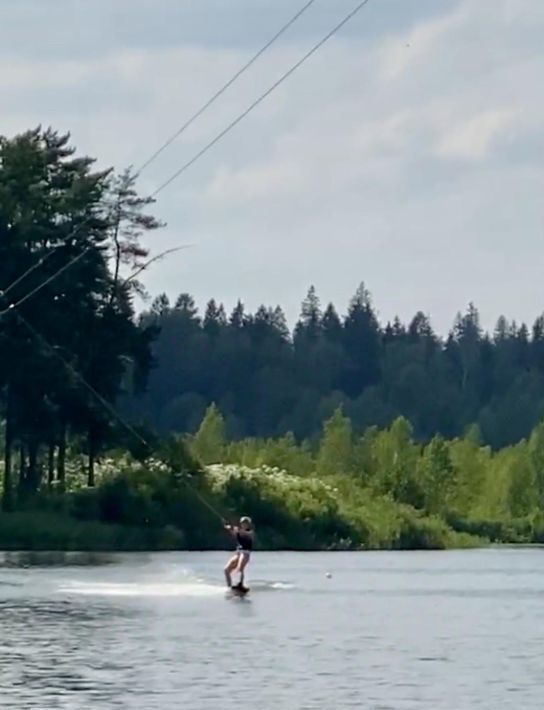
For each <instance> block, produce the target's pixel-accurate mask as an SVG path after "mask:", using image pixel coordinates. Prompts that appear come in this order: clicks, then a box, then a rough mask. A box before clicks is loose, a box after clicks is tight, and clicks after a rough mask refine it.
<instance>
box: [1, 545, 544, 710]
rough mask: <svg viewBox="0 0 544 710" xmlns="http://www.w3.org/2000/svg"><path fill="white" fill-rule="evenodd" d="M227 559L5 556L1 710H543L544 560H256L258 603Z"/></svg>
mask: <svg viewBox="0 0 544 710" xmlns="http://www.w3.org/2000/svg"><path fill="white" fill-rule="evenodd" d="M224 561H225V555H224V554H220V553H204V554H200V553H168V554H153V555H118V556H111V557H105V558H102V557H100V556H98V557H95V558H94V559H93V558H88V557H87V556H84V555H75V556H71V557H68V558H66V559H63V557H62V556H52V557H50V558H41V557H38V558H36V557H33V556H17V555H4V556H3V557H2V558H0V607H1V608H0V706H1V707H6V708H10V709H11V710H20V709H21V710H22V709H23V708H24V709H25V710H27V709H30V708H36V710H56V709H59V710H61V709H62V710H89V709H92V710H101V709H103V708H109V709H114V708H123V710H170V709H172V710H173V709H174V708H175V709H176V710H178V709H182V710H209V709H212V708H213V709H214V710H215V709H218V708H221V710H230V709H231V708H236V709H237V710H239V708H240V707H248V708H257V709H258V710H272V709H273V710H278V708H281V710H303V709H307V710H311V709H317V708H319V709H323V710H325V709H326V710H343V709H344V708H365V709H366V710H416V709H417V710H472V709H474V710H477V709H484V708H485V709H486V710H505V709H507V708H512V709H514V708H515V709H516V710H518V709H523V710H540V709H541V708H542V706H543V703H544V675H543V667H544V661H543V653H544V550H540V549H517V550H513V549H491V550H476V551H463V552H426V553H425V552H405V553H396V552H390V553H377V552H374V553H306V554H304V553H301V554H298V553H258V554H255V555H254V559H253V561H252V563H251V576H250V577H249V582H250V584H251V587H252V590H251V593H250V595H249V597H248V598H247V599H246V600H239V599H227V598H226V595H225V591H224V589H223V588H222V586H221V569H222V565H223V564H224ZM327 572H330V573H331V575H332V577H331V578H327V577H326V573H327Z"/></svg>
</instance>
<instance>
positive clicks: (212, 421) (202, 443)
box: [192, 404, 226, 464]
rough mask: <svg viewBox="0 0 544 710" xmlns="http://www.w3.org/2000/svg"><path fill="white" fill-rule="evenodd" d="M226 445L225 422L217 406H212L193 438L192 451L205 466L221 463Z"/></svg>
mask: <svg viewBox="0 0 544 710" xmlns="http://www.w3.org/2000/svg"><path fill="white" fill-rule="evenodd" d="M225 444H226V440H225V420H224V419H223V415H222V414H221V412H220V411H219V409H218V408H217V407H216V406H215V404H212V405H210V406H209V407H208V409H207V410H206V414H205V415H204V419H203V420H202V422H201V424H200V427H199V428H198V431H197V432H196V434H195V435H194V437H193V440H192V450H193V452H194V454H195V456H197V458H198V459H199V460H200V461H202V463H204V464H211V463H219V462H220V461H221V460H222V458H223V453H224V450H225Z"/></svg>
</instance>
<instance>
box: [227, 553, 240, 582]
mask: <svg viewBox="0 0 544 710" xmlns="http://www.w3.org/2000/svg"><path fill="white" fill-rule="evenodd" d="M237 566H238V555H234V556H233V557H231V558H230V560H229V561H228V562H227V564H226V565H225V580H226V582H227V587H229V589H230V588H231V587H232V576H231V575H232V573H233V572H234V570H235V569H236V568H237Z"/></svg>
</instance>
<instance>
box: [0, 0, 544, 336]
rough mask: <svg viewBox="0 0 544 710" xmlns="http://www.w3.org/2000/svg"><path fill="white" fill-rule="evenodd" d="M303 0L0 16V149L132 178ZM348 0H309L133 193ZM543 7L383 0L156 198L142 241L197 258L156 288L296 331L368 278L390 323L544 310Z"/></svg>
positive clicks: (158, 271)
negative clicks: (310, 301)
mask: <svg viewBox="0 0 544 710" xmlns="http://www.w3.org/2000/svg"><path fill="white" fill-rule="evenodd" d="M303 4H304V0H93V1H92V2H91V1H90V0H87V1H85V0H48V1H47V2H45V0H16V1H15V0H12V1H11V2H9V1H8V0H4V2H2V3H1V4H0V96H1V99H2V103H1V113H0V132H1V133H3V134H4V135H13V134H15V133H17V132H21V131H23V130H25V129H27V128H30V127H34V126H36V125H37V124H40V123H41V124H43V125H52V126H53V127H55V128H57V129H59V130H60V131H70V132H71V133H72V137H73V142H74V144H75V145H76V146H77V147H78V148H79V149H80V150H81V151H82V152H86V153H88V154H91V155H93V156H96V157H97V158H98V159H99V161H100V164H101V165H108V166H109V165H113V166H115V167H116V168H119V169H120V168H123V167H124V166H126V165H128V164H133V165H135V166H138V165H139V164H141V163H142V162H143V161H144V160H145V159H146V158H148V157H149V155H150V154H151V153H152V152H153V151H154V150H155V149H156V148H157V147H158V146H159V145H160V143H161V142H162V141H163V140H164V139H165V138H167V137H168V136H169V135H170V134H171V133H172V132H173V131H174V130H176V129H177V128H178V127H179V126H180V125H181V124H182V123H183V122H184V120H185V119H186V118H187V117H188V116H189V115H190V114H191V113H192V112H193V111H194V110H195V109H197V108H198V107H199V105H200V104H201V103H202V102H203V101H205V100H206V99H208V98H209V96H210V95H211V94H212V93H213V92H214V91H215V90H216V89H217V88H218V87H219V86H221V84H222V83H223V82H224V81H225V80H227V79H228V78H230V76H231V75H232V74H233V73H234V72H235V71H236V70H237V69H238V68H239V67H240V66H241V65H242V64H243V63H244V62H245V61H247V59H248V58H249V57H250V56H251V54H252V53H254V52H255V51H256V50H257V49H258V48H259V47H260V46H262V45H263V44H264V42H265V41H267V40H268V39H269V38H270V36H271V35H272V34H274V32H275V31H276V30H277V29H279V27H280V26H281V25H282V24H284V23H285V21H286V20H287V19H288V18H289V17H290V16H291V15H293V14H294V12H295V11H296V10H297V9H298V8H299V7H301V6H302V5H303ZM355 4H356V0H317V1H316V2H315V4H314V6H313V7H312V8H311V9H310V10H309V11H308V12H307V13H306V14H305V15H304V16H303V17H302V18H301V19H300V20H299V22H298V23H297V24H296V26H295V27H293V28H292V29H291V30H290V31H289V33H288V34H287V35H285V36H284V37H283V38H282V40H281V41H280V42H279V43H278V44H277V45H275V46H274V48H273V49H271V50H270V51H269V52H268V53H267V54H266V55H265V56H264V57H263V58H262V59H261V60H260V61H259V63H258V64H256V65H255V66H254V67H253V68H252V69H251V70H250V71H249V72H248V73H247V74H245V75H244V77H243V78H242V79H241V80H240V82H239V83H237V84H236V86H235V87H233V89H232V90H231V91H230V92H229V93H228V95H225V96H224V97H223V98H222V99H221V100H220V101H219V102H218V103H217V104H216V105H215V106H214V107H213V108H212V109H211V110H210V111H209V112H208V113H207V114H206V115H205V117H203V118H201V119H200V120H198V122H196V123H195V125H194V126H193V127H192V128H191V129H190V130H189V131H188V132H187V133H186V134H184V135H183V137H182V138H180V139H179V140H178V141H177V142H176V143H175V144H174V145H173V146H171V147H170V149H169V150H168V151H167V152H166V153H165V154H164V155H162V156H161V158H160V159H159V160H157V161H156V162H155V163H154V164H153V165H152V166H151V167H149V169H148V170H146V171H145V172H144V174H143V175H142V177H141V179H140V189H141V190H142V191H143V192H148V191H152V190H153V189H154V188H156V187H157V186H158V185H159V184H161V183H162V182H163V181H164V180H165V179H166V178H167V177H168V176H169V175H170V174H171V173H172V172H173V171H174V170H175V169H176V168H177V167H179V166H180V165H181V164H182V163H184V162H185V161H186V160H187V159H189V158H190V157H192V155H193V154H194V153H195V152H196V151H197V150H198V149H199V148H200V147H201V146H202V145H203V144H204V143H205V142H206V141H207V140H209V139H210V138H212V137H213V136H214V135H215V134H216V133H217V132H218V131H219V130H221V129H222V128H223V127H224V126H225V125H226V124H227V123H228V122H229V121H230V120H231V119H232V118H234V117H235V116H236V115H237V114H238V113H239V112H240V111H241V110H243V109H244V108H246V106H247V105H248V104H249V103H251V101H253V100H254V99H255V98H256V97H257V96H258V95H259V94H260V93H261V92H262V91H264V90H265V89H266V88H268V86H269V85H270V84H271V83H272V82H273V81H275V80H276V79H277V78H278V77H279V76H280V75H281V73H282V72H283V71H285V70H286V69H287V68H288V67H289V66H290V65H291V64H292V63H294V62H295V61H296V60H297V59H298V58H299V57H300V56H301V55H302V54H303V53H304V52H305V51H307V50H308V49H309V48H310V47H311V45H312V44H314V43H315V42H316V41H317V40H318V39H319V38H320V37H321V36H323V35H324V34H325V33H326V32H327V31H328V30H329V29H331V28H332V26H333V25H334V24H335V23H336V22H337V21H338V20H340V19H341V18H342V16H343V15H345V14H347V12H348V11H349V10H350V9H351V8H353V7H354V5H355ZM543 37H544V2H542V0H371V1H370V2H369V4H368V6H367V7H366V8H365V9H364V10H363V11H362V12H361V13H360V14H359V15H358V16H357V17H356V18H355V19H354V20H353V21H352V22H351V23H350V25H349V26H348V27H346V28H345V29H344V30H343V31H342V32H341V33H340V34H339V35H338V36H337V37H336V38H335V39H334V40H332V41H331V42H330V43H329V44H328V45H326V46H325V47H324V48H323V49H322V50H321V51H320V52H319V53H318V54H317V55H315V56H314V57H313V58H312V59H311V60H310V61H309V62H308V63H307V64H306V65H305V66H304V67H303V68H302V69H301V70H300V71H299V72H298V73H297V74H296V75H295V76H293V77H292V78H291V79H290V80H289V81H288V82H287V83H286V84H284V85H283V86H282V87H281V88H280V89H279V90H278V91H276V92H275V93H274V94H273V95H272V96H271V97H270V98H269V99H268V100H267V101H266V102H265V103H264V104H262V105H261V106H260V107H259V108H258V109H257V110H256V111H255V112H253V113H252V114H251V115H250V116H249V117H248V118H247V119H246V120H245V121H244V122H243V123H242V124H241V125H239V126H238V127H237V128H236V129H235V130H234V131H233V132H232V133H231V134H230V135H229V136H227V137H226V138H225V139H224V140H223V141H222V142H221V143H220V144H218V145H217V146H216V147H215V148H214V149H213V150H212V151H211V152H210V153H208V154H207V155H206V156H205V157H204V158H202V160H200V161H199V162H198V163H197V164H196V165H195V166H194V167H193V168H192V169H191V170H189V171H187V172H186V173H185V174H184V175H183V176H182V177H181V178H180V179H179V180H178V181H176V182H175V183H174V184H173V185H171V186H170V187H169V188H168V189H167V190H165V191H164V193H162V194H161V195H160V197H159V199H158V202H157V204H156V207H155V212H156V214H157V215H158V216H159V217H161V218H163V219H164V220H166V221H167V222H168V227H167V228H166V229H164V230H163V231H162V232H161V233H160V234H157V235H154V237H153V240H152V242H151V241H150V245H151V246H152V249H153V250H154V251H160V250H163V249H166V248H168V247H170V246H173V245H178V244H184V243H185V244H194V247H192V248H191V249H190V250H187V251H184V252H181V253H179V254H177V255H175V256H173V257H171V258H170V259H169V260H168V261H164V262H162V263H160V264H158V265H157V266H155V268H154V269H153V271H151V272H150V273H149V274H148V275H147V278H146V286H147V288H148V289H149V291H150V293H152V294H154V295H155V294H157V293H158V292H160V291H166V292H167V293H168V294H169V295H170V296H172V297H174V298H175V296H176V295H177V294H178V293H180V292H182V291H188V292H190V293H192V294H193V295H194V296H195V298H196V299H197V301H198V302H199V304H203V302H204V301H205V300H207V299H208V298H210V297H211V296H215V297H216V298H217V299H218V300H221V301H223V302H224V303H225V305H226V306H227V307H229V308H230V307H231V306H232V305H233V304H234V302H235V301H236V300H237V299H238V298H241V299H242V300H243V301H244V302H245V303H246V305H247V307H248V308H249V309H254V308H256V307H257V306H258V305H259V304H260V303H263V302H264V303H266V304H270V305H275V304H276V303H280V304H281V305H282V306H283V307H284V308H285V311H286V313H287V315H288V318H289V320H290V321H292V320H293V319H294V318H296V316H297V314H298V311H299V304H300V301H301V300H302V298H303V297H304V295H305V292H306V291H307V288H308V286H309V285H310V284H315V286H316V288H317V291H318V294H319V295H320V297H321V300H322V302H323V304H324V305H325V304H326V302H328V301H329V300H332V301H333V302H334V303H335V304H336V305H337V307H338V308H339V310H341V311H344V310H345V307H346V304H347V302H348V300H349V298H350V296H351V295H352V294H353V292H354V291H355V289H356V288H357V286H358V284H359V282H361V281H365V283H366V285H367V287H368V288H369V289H370V291H371V292H372V294H373V297H374V302H375V304H376V307H377V309H378V311H379V314H380V317H381V319H382V320H384V321H385V320H387V319H391V318H393V317H394V316H395V315H396V314H398V315H399V316H400V317H401V318H403V319H405V320H406V319H409V318H411V317H412V316H413V314H414V313H415V312H416V311H417V310H423V311H425V312H426V313H428V314H429V315H430V316H431V318H432V322H433V324H434V326H435V328H436V329H437V330H438V331H439V332H441V333H446V332H447V330H448V329H449V327H450V326H451V323H452V320H453V318H454V316H455V313H456V312H457V311H458V310H464V309H465V308H466V305H467V304H468V302H469V301H474V302H475V303H476V305H477V306H478V307H479V309H480V312H481V315H482V321H483V324H484V325H485V326H486V327H489V328H492V327H493V325H494V322H495V321H496V319H497V316H498V315H499V314H501V313H502V314H504V315H506V316H507V317H508V318H513V319H516V320H518V321H521V320H526V321H529V322H532V321H533V320H534V318H535V317H536V316H537V315H538V314H540V313H541V312H542V311H543V310H544V279H543V276H542V273H543V261H542V252H543V236H544V235H543V224H544V223H543V212H544V199H543V195H544V161H543V158H544V156H543V148H544V90H543V77H544V52H543V51H542V38H543Z"/></svg>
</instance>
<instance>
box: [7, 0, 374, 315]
mask: <svg viewBox="0 0 544 710" xmlns="http://www.w3.org/2000/svg"><path fill="white" fill-rule="evenodd" d="M369 2H370V0H362V2H360V3H358V4H357V5H356V6H355V8H354V9H353V10H351V12H349V13H348V14H347V15H346V16H345V17H344V18H343V19H342V20H341V21H340V22H339V23H338V24H337V25H335V27H333V29H332V30H330V31H329V32H328V33H327V34H326V35H325V36H324V37H323V38H322V39H321V40H320V41H319V42H318V43H317V44H315V45H314V46H313V47H312V48H311V49H310V50H309V51H308V52H307V53H306V54H305V55H304V56H303V57H302V58H301V59H299V60H298V62H296V63H295V64H294V65H293V66H292V67H291V68H290V69H288V70H287V71H286V72H285V73H284V74H282V76H281V77H280V78H279V79H278V80H277V81H276V82H274V84H273V85H272V86H271V87H269V88H268V89H267V90H266V91H265V92H264V93H263V94H261V95H260V96H259V97H258V98H257V99H256V100H255V101H254V102H253V103H252V104H251V105H250V106H248V108H246V109H245V111H243V112H242V113H241V114H239V115H238V116H237V117H236V118H235V119H234V120H233V121H231V122H230V123H229V124H228V126H227V127H226V128H224V129H223V130H222V131H221V132H220V133H218V134H217V136H215V138H213V139H212V140H211V141H209V143H207V144H206V145H205V146H204V147H203V148H201V149H200V150H199V151H198V153H196V154H195V155H194V156H193V157H192V158H191V159H190V160H188V161H187V162H186V163H184V164H183V165H182V166H181V168H179V169H178V170H176V172H175V173H174V174H173V175H171V176H170V177H169V178H168V180H166V181H165V182H164V183H162V185H160V186H159V187H158V188H157V189H156V190H155V191H154V192H152V193H151V195H150V197H151V198H155V197H156V196H157V195H158V194H159V193H161V192H162V191H163V190H165V189H166V188H167V187H168V186H169V185H171V184H172V183H173V182H174V180H176V179H177V178H178V177H179V176H180V175H181V174H182V173H184V172H186V171H187V170H188V169H189V168H190V167H191V166H192V165H194V164H195V163H196V162H197V161H198V160H199V159H200V158H201V157H202V156H203V155H205V154H206V153H207V152H208V151H209V150H211V148H213V146H215V145H216V144H217V143H218V142H219V141H220V140H221V139H222V138H224V137H225V136H226V135H227V134H228V133H230V132H231V131H232V130H233V129H234V128H235V127H236V126H237V125H238V124H239V123H241V122H242V121H243V120H244V118H246V117H247V116H248V115H249V114H250V113H251V112H252V111H253V110H254V109H255V108H257V107H258V106H259V105H260V104H261V103H262V102H263V101H264V100H265V99H266V98H268V96H270V94H272V93H273V92H274V91H275V90H276V89H277V88H278V87H279V86H281V84H283V83H284V82H285V81H286V80H287V79H288V78H289V77H290V76H292V75H293V74H294V73H295V72H296V71H297V70H298V69H300V67H301V66H302V65H303V64H305V63H306V62H307V61H308V59H310V57H312V56H313V55H314V54H315V53H316V52H317V51H318V50H319V49H320V48H321V47H322V46H323V45H324V44H326V43H327V42H328V41H329V40H330V39H331V38H332V37H333V36H334V35H335V34H336V33H337V32H338V31H339V30H341V29H342V28H343V27H344V26H345V25H346V24H347V23H348V22H349V21H350V20H352V19H353V18H354V17H355V15H357V14H358V13H359V12H360V11H361V10H362V9H363V8H364V7H365V6H366V5H368V3H369ZM81 226H82V225H80V227H81ZM76 260H77V257H76V259H74V260H72V262H69V263H68V264H67V265H66V268H69V266H70V265H71V264H72V263H73V262H75V261H76ZM64 270H65V268H64V267H63V269H62V270H59V272H57V274H56V275H55V274H54V275H53V276H52V277H50V278H49V279H48V280H47V282H45V283H44V284H42V285H41V286H37V287H36V288H35V289H34V290H33V291H32V296H34V295H35V294H36V293H38V292H39V291H40V290H41V289H42V288H43V286H44V285H46V284H48V283H50V282H51V281H52V280H54V279H55V278H56V276H57V275H58V273H60V271H64ZM26 300H28V298H27V297H26V296H25V297H23V299H21V300H20V301H18V302H17V303H15V304H12V306H13V307H15V308H17V307H18V306H19V305H20V304H21V303H22V302H24V301H26ZM10 307H11V306H10ZM10 307H8V308H7V309H5V310H4V311H0V317H1V316H2V315H5V313H7V311H8V310H9V309H10Z"/></svg>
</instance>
